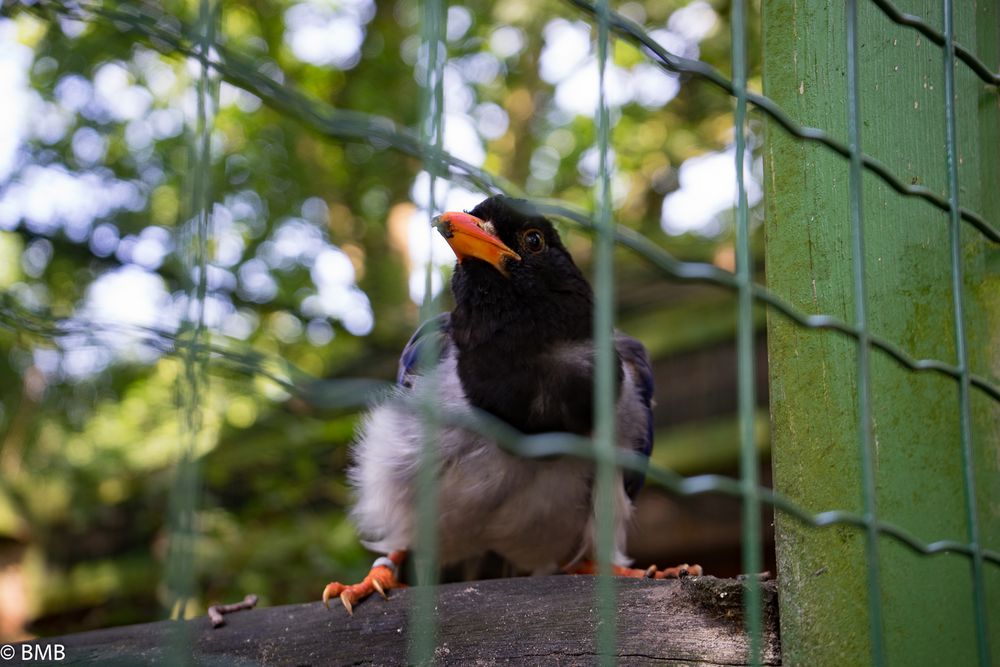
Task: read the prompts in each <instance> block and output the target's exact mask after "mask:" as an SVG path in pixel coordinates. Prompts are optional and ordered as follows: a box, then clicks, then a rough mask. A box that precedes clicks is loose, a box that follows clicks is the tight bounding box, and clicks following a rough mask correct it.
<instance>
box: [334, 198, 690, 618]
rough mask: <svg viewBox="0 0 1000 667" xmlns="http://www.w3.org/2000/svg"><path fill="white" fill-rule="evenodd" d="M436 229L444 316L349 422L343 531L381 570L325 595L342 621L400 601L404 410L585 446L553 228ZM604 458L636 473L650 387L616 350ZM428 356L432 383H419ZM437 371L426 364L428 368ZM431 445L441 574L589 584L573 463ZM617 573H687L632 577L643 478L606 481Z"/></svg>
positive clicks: (577, 358)
mask: <svg viewBox="0 0 1000 667" xmlns="http://www.w3.org/2000/svg"><path fill="white" fill-rule="evenodd" d="M433 224H434V225H435V227H436V228H437V230H438V232H440V233H441V234H442V235H443V236H444V238H445V240H446V241H447V243H448V244H449V245H450V247H451V249H452V251H453V252H454V254H455V256H456V260H457V262H456V265H455V269H454V272H453V274H452V280H451V290H452V293H453V296H454V308H453V309H452V311H451V312H450V313H448V312H446V313H443V314H441V315H439V316H438V317H436V318H434V319H432V320H430V321H428V322H426V323H424V324H423V325H422V326H421V327H420V328H418V330H417V331H416V333H414V334H413V336H412V337H411V338H410V340H409V342H408V343H407V345H406V347H405V348H404V349H403V353H402V355H401V357H400V362H399V372H398V377H397V384H396V387H395V388H394V389H393V391H392V393H391V394H390V395H389V396H388V397H386V399H385V400H382V401H381V402H379V403H378V404H376V405H375V406H374V407H373V408H372V409H371V410H370V411H369V412H368V413H367V414H366V415H365V417H364V418H363V419H362V420H361V422H360V427H359V429H358V435H357V437H356V440H355V443H354V445H353V447H352V461H353V463H352V464H351V467H350V468H349V470H348V478H349V481H350V484H351V486H352V487H353V491H354V494H355V498H356V502H355V504H354V507H353V509H352V510H351V513H350V516H351V519H352V520H353V522H354V524H355V526H356V528H357V530H358V533H359V535H360V536H361V538H362V543H363V544H364V545H365V546H366V547H368V548H369V549H370V550H372V551H373V552H376V553H379V554H384V555H382V556H380V557H379V558H378V559H376V560H375V562H374V563H373V564H372V568H371V570H370V572H369V573H368V575H367V576H366V577H365V578H364V579H363V580H362V581H361V582H360V583H357V584H353V585H346V584H342V583H340V582H332V583H330V584H328V585H327V586H326V587H325V589H324V591H323V602H324V604H325V605H327V606H329V601H330V600H331V599H333V598H340V601H341V602H342V603H343V606H344V607H345V608H346V609H347V611H348V613H353V608H354V605H356V604H358V603H359V602H360V601H361V600H363V599H365V598H367V597H368V596H370V595H371V594H373V593H374V592H378V593H379V594H380V595H381V596H382V597H388V595H387V591H389V590H390V589H393V588H397V587H400V586H402V584H401V583H400V578H401V577H400V576H399V568H400V567H401V565H402V564H403V562H404V560H405V559H406V557H407V554H408V553H409V551H410V550H411V549H412V548H413V545H414V543H415V541H416V535H415V530H416V510H415V505H416V502H415V495H416V488H417V475H418V470H419V468H420V461H421V456H422V448H423V447H424V446H425V443H424V439H425V431H424V429H423V427H422V425H421V421H420V415H419V414H417V412H416V411H415V410H414V409H413V408H412V403H411V404H410V406H409V407H408V406H407V405H405V404H404V403H405V401H406V399H411V400H412V399H414V398H416V397H423V399H424V400H431V401H434V402H435V403H436V404H437V405H439V406H441V407H442V408H445V409H448V410H450V411H454V412H456V413H458V414H461V413H471V412H474V411H476V410H479V411H485V412H486V413H489V414H491V415H493V416H494V417H497V418H499V419H501V420H503V421H504V422H506V423H507V424H509V425H510V426H512V427H513V428H515V429H517V430H518V431H520V432H521V433H524V434H538V433H547V432H566V433H572V434H577V435H581V436H590V435H591V434H592V430H593V427H594V405H593V390H592V387H593V376H594V343H593V324H592V315H593V307H594V296H593V292H592V290H591V287H590V284H589V283H588V282H587V279H586V278H585V277H584V275H583V273H582V272H581V271H580V269H579V268H578V267H577V265H576V263H575V262H574V261H573V258H572V256H571V255H570V253H569V251H568V250H567V248H566V246H565V245H564V244H563V242H562V241H561V239H560V237H559V234H558V233H557V231H556V229H555V226H554V225H553V223H552V222H551V221H550V220H549V219H548V218H546V217H545V216H543V215H541V214H540V213H539V212H538V211H537V209H535V208H534V207H533V206H532V205H531V204H530V203H529V202H527V201H525V200H520V199H513V198H510V197H506V196H503V195H496V196H492V197H489V198H488V199H486V200H484V201H483V202H481V203H480V204H478V205H477V206H476V207H475V208H473V209H472V210H471V211H468V212H446V213H443V214H441V215H440V216H438V217H437V218H435V219H434V221H433ZM613 344H614V350H615V353H616V358H617V376H616V378H615V383H616V386H617V391H616V396H617V399H616V405H615V422H616V440H617V442H616V445H617V447H620V448H622V449H624V450H629V451H632V452H635V453H637V454H639V455H640V456H641V457H644V459H648V457H649V455H650V453H651V451H652V448H653V390H654V387H653V371H652V366H651V364H650V360H649V356H648V354H647V352H646V349H645V347H644V346H643V345H642V343H640V342H639V341H638V340H636V339H634V338H632V337H630V336H627V335H626V334H624V333H621V332H618V331H616V332H614V334H613ZM428 350H433V352H434V353H436V355H437V360H436V364H434V366H435V369H434V370H435V372H434V373H433V374H431V373H426V372H424V370H423V369H424V368H426V363H425V361H424V360H423V358H424V357H426V356H428V352H427V351H428ZM432 361H433V359H432ZM437 427H438V429H439V432H438V434H437V435H436V437H435V438H434V439H433V441H432V442H433V445H434V446H435V447H436V451H435V455H436V458H437V465H438V468H437V479H438V499H437V503H438V508H439V512H438V516H437V517H436V519H437V527H438V531H437V533H438V559H439V561H440V562H441V563H442V564H443V565H448V564H451V563H458V562H461V561H466V560H468V559H472V558H476V557H481V556H484V555H485V554H488V553H493V554H497V555H499V556H500V557H502V558H503V559H504V560H506V561H507V562H509V563H510V564H511V565H513V566H514V568H515V569H517V570H518V571H522V572H527V573H531V574H544V573H554V572H558V571H563V572H568V573H577V574H593V573H595V572H596V569H597V568H596V566H595V565H594V559H595V557H596V554H595V547H596V533H595V531H596V526H595V524H596V520H595V505H594V502H595V495H596V494H595V493H594V485H595V481H594V465H593V463H592V462H590V461H586V460H582V459H579V458H570V457H547V458H542V459H538V458H524V457H519V456H516V455H515V454H512V453H509V452H507V451H505V450H504V449H502V448H501V447H500V446H499V445H498V444H497V443H496V442H494V441H492V440H491V439H490V438H489V437H486V436H484V435H481V434H479V433H477V432H472V431H470V430H468V429H466V428H463V427H461V426H459V425H454V424H450V423H441V424H439V425H437ZM616 476H617V479H616V483H615V491H614V512H613V516H614V528H615V530H614V552H613V555H612V559H611V560H612V564H613V572H614V574H616V575H619V576H630V577H651V578H658V579H662V578H673V577H681V576H686V575H700V574H701V568H700V567H699V566H697V565H687V564H683V565H679V566H676V567H672V568H664V569H659V568H657V567H656V566H650V567H649V568H646V569H637V568H632V567H630V565H631V561H630V559H629V558H628V557H627V555H626V553H625V546H626V545H625V538H626V529H627V527H628V523H629V520H630V517H631V515H632V512H633V508H634V501H635V498H636V494H638V492H639V490H640V488H641V487H642V485H643V481H644V475H643V474H642V473H641V472H637V471H634V470H628V471H624V472H623V471H617V472H616Z"/></svg>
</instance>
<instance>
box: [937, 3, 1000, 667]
mask: <svg viewBox="0 0 1000 667" xmlns="http://www.w3.org/2000/svg"><path fill="white" fill-rule="evenodd" d="M943 3H944V4H943V10H944V40H945V45H944V108H945V119H946V122H947V134H946V136H947V152H948V203H949V210H948V212H949V224H950V226H949V232H950V234H949V236H950V244H951V292H952V302H953V304H954V320H955V353H956V356H957V365H958V370H959V373H960V374H961V377H960V378H959V382H958V406H959V411H960V413H959V415H960V416H959V419H960V429H961V439H962V472H963V475H964V477H965V515H966V524H967V526H968V528H967V530H968V537H969V548H971V549H972V563H971V565H972V596H973V605H974V610H975V615H976V647H977V649H978V652H979V664H980V665H984V666H985V665H989V664H991V662H990V644H989V638H988V637H989V635H988V632H987V629H986V627H987V623H986V589H985V583H984V580H983V552H982V545H981V544H980V541H979V539H980V538H979V512H978V508H977V507H976V474H975V466H974V459H975V457H974V451H973V445H972V415H971V406H970V397H969V372H970V371H969V353H968V349H967V347H966V342H967V341H966V337H965V313H964V306H963V303H962V284H963V275H962V274H963V271H962V221H961V218H960V217H959V202H958V161H957V155H956V154H957V151H958V130H957V123H956V120H955V46H954V39H955V24H954V16H953V13H954V10H953V7H952V0H943Z"/></svg>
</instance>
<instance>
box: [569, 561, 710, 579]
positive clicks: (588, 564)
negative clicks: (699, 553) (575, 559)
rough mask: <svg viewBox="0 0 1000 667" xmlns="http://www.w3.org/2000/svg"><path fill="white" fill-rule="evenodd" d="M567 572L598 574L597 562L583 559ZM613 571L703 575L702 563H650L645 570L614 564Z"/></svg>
mask: <svg viewBox="0 0 1000 667" xmlns="http://www.w3.org/2000/svg"><path fill="white" fill-rule="evenodd" d="M565 572H566V574H597V563H595V562H594V561H591V560H585V561H581V562H580V563H578V564H576V565H574V566H573V567H571V568H568V569H566V570H565ZM611 573H612V574H614V575H615V576H616V577H632V578H633V579H680V578H681V577H688V576H691V577H700V576H701V575H702V570H701V565H688V564H687V563H684V564H683V565H678V566H677V567H666V568H663V569H662V570H660V569H657V567H656V566H655V565H650V566H649V567H648V568H646V569H645V570H640V569H638V568H634V567H622V566H621V565H612V566H611Z"/></svg>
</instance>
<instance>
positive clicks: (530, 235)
mask: <svg viewBox="0 0 1000 667" xmlns="http://www.w3.org/2000/svg"><path fill="white" fill-rule="evenodd" d="M521 243H522V244H523V245H524V248H525V249H526V250H527V251H528V252H541V251H542V250H545V237H544V236H542V233H541V232H540V231H538V230H537V229H529V230H528V231H526V232H525V233H524V236H522V237H521Z"/></svg>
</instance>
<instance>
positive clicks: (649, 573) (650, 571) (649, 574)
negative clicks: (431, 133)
mask: <svg viewBox="0 0 1000 667" xmlns="http://www.w3.org/2000/svg"><path fill="white" fill-rule="evenodd" d="M655 576H656V566H655V565H650V566H649V567H647V568H646V572H645V577H646V579H652V578H654V577H655Z"/></svg>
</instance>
